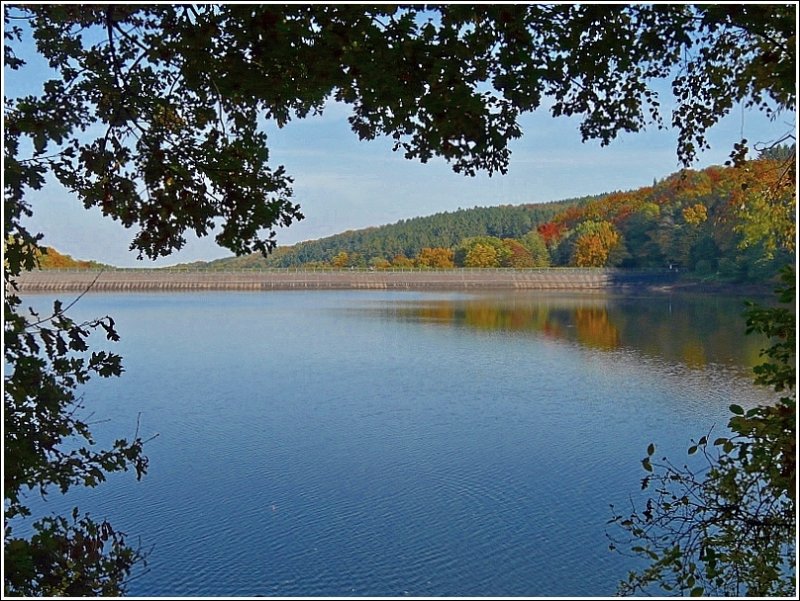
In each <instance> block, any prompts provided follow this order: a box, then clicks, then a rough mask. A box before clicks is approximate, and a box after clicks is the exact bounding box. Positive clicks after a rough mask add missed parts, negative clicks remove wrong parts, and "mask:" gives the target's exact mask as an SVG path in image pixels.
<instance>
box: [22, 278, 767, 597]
mask: <svg viewBox="0 0 800 601" xmlns="http://www.w3.org/2000/svg"><path fill="white" fill-rule="evenodd" d="M64 298H65V300H67V298H66V297H64ZM26 300H28V301H30V303H32V304H35V305H36V306H39V307H44V306H46V305H47V304H48V303H49V302H50V300H51V299H50V298H49V297H45V296H30V297H28V298H27V299H26ZM741 311H742V300H741V299H723V298H714V297H711V296H706V297H682V296H676V295H672V296H668V295H663V296H641V297H610V296H605V295H592V294H586V295H573V296H555V295H547V294H542V293H535V292H524V293H507V294H489V295H466V294H460V293H444V292H443V293H422V292H381V291H370V292H367V291H364V292H351V291H342V292H322V291H320V292H271V293H236V292H220V293H205V294H198V295H193V294H186V293H183V294H180V293H179V294H156V293H154V294H131V295H115V294H95V295H92V294H90V295H87V296H86V297H84V298H83V299H82V300H81V301H80V302H79V303H78V304H77V305H76V306H75V307H74V309H73V315H75V316H76V317H86V318H88V317H93V316H100V315H105V314H110V315H112V316H113V317H114V319H115V320H116V322H117V326H118V330H119V332H120V334H121V335H122V342H120V343H119V344H117V345H114V346H113V348H114V350H115V352H119V353H121V354H122V355H123V356H124V357H125V367H126V373H125V374H124V376H123V378H122V379H115V380H112V381H93V382H92V383H90V385H89V386H87V387H86V388H85V396H86V403H87V405H88V406H89V407H90V408H91V410H92V411H94V419H95V420H97V421H98V422H100V420H106V419H108V420H111V421H108V422H105V421H104V422H102V423H98V424H97V425H96V426H95V432H96V433H97V434H98V436H97V438H98V442H99V443H101V444H108V443H109V441H110V440H113V438H114V437H117V436H131V435H132V434H133V433H134V431H135V428H136V422H137V416H138V415H139V414H141V432H142V434H143V435H145V436H147V435H150V434H154V433H158V434H159V437H158V438H157V439H155V440H153V441H152V442H150V443H149V444H148V446H147V454H148V456H149V457H150V461H151V468H150V471H149V473H148V475H147V476H146V477H145V478H144V479H143V480H142V482H140V483H137V482H136V481H135V477H134V476H133V475H132V474H122V475H119V476H114V477H112V478H111V479H110V481H109V482H107V483H105V484H104V485H102V486H100V487H99V488H97V489H94V490H89V491H84V490H79V491H75V493H74V494H70V495H69V496H68V497H67V498H66V499H65V498H63V497H60V496H59V495H57V494H53V495H51V496H50V497H49V500H48V501H47V502H46V503H44V504H42V503H39V502H35V503H34V504H35V505H36V506H37V509H40V510H41V509H44V510H45V511H51V510H52V511H63V510H64V508H65V507H71V506H72V505H73V504H79V505H80V507H81V510H82V511H83V510H89V511H91V513H92V514H93V515H94V516H95V517H97V518H102V517H108V518H110V519H111V520H112V522H113V523H114V524H115V526H116V527H117V528H118V529H121V530H123V531H126V532H127V533H128V534H129V537H130V540H131V541H132V542H135V541H136V540H137V539H138V537H140V538H141V543H142V545H143V546H144V547H146V548H151V547H152V552H151V555H150V562H149V566H148V571H147V572H146V573H144V574H140V575H139V577H138V578H136V579H135V580H134V581H133V582H132V583H131V585H130V593H131V594H133V595H141V596H256V595H279V596H362V595H363V596H404V595H409V596H497V595H502V596H595V595H601V596H607V595H611V594H613V593H614V590H615V588H616V584H617V582H618V581H619V580H620V579H622V578H624V577H625V575H626V572H627V570H628V569H629V568H630V567H632V564H631V563H630V561H631V560H630V559H629V558H626V557H623V556H620V555H618V554H615V553H612V552H610V551H609V550H608V541H607V540H606V528H608V526H607V525H606V522H607V520H608V519H609V517H610V516H611V512H610V509H609V504H611V503H614V504H617V505H625V504H626V503H628V499H629V496H630V495H636V494H638V492H637V491H638V489H639V482H640V479H641V477H642V476H643V472H642V470H641V466H640V459H641V458H642V457H643V456H644V454H645V448H646V447H647V445H648V443H649V442H651V441H652V442H655V443H656V445H657V446H658V451H657V453H658V454H661V453H662V452H666V453H668V454H670V455H671V456H672V457H675V458H679V460H681V461H682V460H683V459H682V458H683V457H685V451H686V448H687V447H688V446H689V444H690V442H689V440H690V438H692V437H694V438H695V439H696V438H699V437H700V436H702V435H704V434H707V433H708V430H709V428H711V427H712V426H714V427H715V432H723V431H724V426H725V423H726V422H727V417H728V411H727V407H728V405H730V404H731V403H734V402H735V403H739V404H742V405H745V406H750V405H753V404H755V403H756V402H767V401H768V400H769V399H770V398H771V397H770V395H769V394H768V392H767V391H764V390H762V389H757V388H755V387H754V386H752V385H751V384H750V379H751V376H750V372H749V367H750V366H751V365H752V364H753V363H754V362H755V361H757V355H758V349H759V348H760V345H761V341H759V340H757V339H751V338H748V337H745V336H744V335H743V331H744V321H743V319H742V317H741ZM98 342H99V341H98Z"/></svg>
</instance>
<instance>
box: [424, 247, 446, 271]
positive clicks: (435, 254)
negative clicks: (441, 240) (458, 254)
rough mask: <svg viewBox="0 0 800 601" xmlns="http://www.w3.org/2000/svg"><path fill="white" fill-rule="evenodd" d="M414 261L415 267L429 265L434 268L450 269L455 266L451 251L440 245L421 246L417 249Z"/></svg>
mask: <svg viewBox="0 0 800 601" xmlns="http://www.w3.org/2000/svg"><path fill="white" fill-rule="evenodd" d="M415 263H416V265H417V267H431V268H435V269H452V268H453V267H455V264H454V263H453V251H452V250H450V249H449V248H442V247H440V246H437V247H435V248H430V247H425V248H423V249H422V250H421V251H419V254H418V255H417V258H416V260H415Z"/></svg>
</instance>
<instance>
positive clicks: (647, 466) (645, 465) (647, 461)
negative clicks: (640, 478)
mask: <svg viewBox="0 0 800 601" xmlns="http://www.w3.org/2000/svg"><path fill="white" fill-rule="evenodd" d="M642 467H643V468H644V469H646V470H647V471H648V472H652V471H653V466H652V465H651V463H650V458H649V457H645V458H644V459H642Z"/></svg>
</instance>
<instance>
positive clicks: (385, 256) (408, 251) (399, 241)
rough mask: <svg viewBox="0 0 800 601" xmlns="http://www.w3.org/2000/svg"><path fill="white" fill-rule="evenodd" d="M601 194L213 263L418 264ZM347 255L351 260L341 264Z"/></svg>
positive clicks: (457, 215)
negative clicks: (427, 254)
mask: <svg viewBox="0 0 800 601" xmlns="http://www.w3.org/2000/svg"><path fill="white" fill-rule="evenodd" d="M596 198H598V197H597V196H588V197H584V198H576V199H569V200H563V201H559V202H553V203H546V204H526V205H502V206H495V207H475V208H471V209H459V210H457V211H453V212H449V213H437V214H436V215H430V216H426V217H414V218H412V219H404V220H401V221H398V222H397V223H393V224H390V225H382V226H379V227H371V228H366V229H361V230H354V231H347V232H343V233H341V234H337V235H335V236H329V237H327V238H321V239H319V240H310V241H307V242H300V243H299V244H295V245H294V246H289V247H280V248H278V249H277V250H275V251H274V252H273V253H272V255H270V256H269V257H267V258H264V257H261V256H260V255H258V254H253V255H248V256H245V257H235V258H230V259H221V260H219V261H214V262H212V263H211V264H210V265H211V266H213V267H215V268H224V267H235V268H247V267H259V266H265V267H295V266H301V265H303V266H311V265H315V264H316V265H334V266H342V267H344V266H348V267H367V266H374V265H376V264H381V263H382V262H383V261H386V262H389V263H390V264H391V262H392V261H395V260H396V261H397V262H398V264H408V262H410V264H414V261H415V259H416V258H417V257H418V256H419V255H420V253H421V252H422V251H423V249H425V248H445V249H455V247H456V246H458V245H459V244H460V243H461V242H462V241H463V240H464V239H466V238H471V237H476V236H491V237H495V238H498V239H504V238H505V239H511V238H521V237H523V236H524V235H525V234H527V233H529V232H530V231H532V230H535V229H536V228H537V227H538V226H539V225H541V224H543V223H546V222H548V221H550V220H552V219H553V218H555V217H556V215H558V214H559V213H561V212H562V211H564V210H565V209H566V208H567V207H571V206H580V205H581V204H583V203H586V202H589V201H590V200H594V199H596ZM342 253H344V255H343V254H342ZM345 255H346V256H347V260H346V261H345V262H344V264H342V262H343V257H344V256H345Z"/></svg>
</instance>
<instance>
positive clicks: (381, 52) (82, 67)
mask: <svg viewBox="0 0 800 601" xmlns="http://www.w3.org/2000/svg"><path fill="white" fill-rule="evenodd" d="M794 15H795V13H794V7H793V6H791V5H774V4H751V5H738V4H737V5H732V4H724V5H698V6H690V5H632V6H626V5H614V6H602V5H588V4H581V5H577V4H576V5H539V4H535V5H513V6H510V5H496V6H491V5H476V6H471V5H463V4H460V5H455V4H454V5H449V6H445V5H442V6H433V7H425V9H424V10H423V8H422V7H415V6H404V7H395V6H378V7H372V8H365V7H363V6H356V5H327V6H326V5H258V6H255V5H234V4H229V5H164V4H152V5H130V6H128V5H81V4H63V5H20V6H14V5H9V4H4V20H5V21H4V22H5V24H6V29H5V41H6V44H5V48H4V56H5V65H6V68H7V69H12V70H17V69H24V68H25V64H24V61H23V60H21V59H20V58H19V56H18V54H17V53H16V52H15V45H16V44H17V43H18V42H19V41H20V40H21V39H22V38H23V36H24V35H27V33H28V32H30V33H31V34H32V39H34V40H35V43H36V47H37V51H38V52H39V53H40V54H41V56H42V57H43V58H44V59H45V60H46V61H47V62H48V64H49V66H50V67H51V69H53V70H54V72H55V73H54V76H53V78H52V79H51V80H49V81H47V82H45V83H44V85H43V89H42V92H41V94H38V95H29V96H26V97H18V98H7V99H6V103H5V106H4V121H5V129H4V136H5V137H4V158H5V161H4V188H5V196H4V208H5V211H4V226H5V234H6V236H10V238H7V239H8V242H7V243H6V245H5V249H4V250H5V253H4V280H5V284H6V290H7V294H6V297H5V301H4V302H5V305H4V306H5V335H6V341H7V344H6V362H7V364H8V365H9V366H10V368H9V370H8V371H7V375H6V377H5V383H6V387H5V388H6V391H5V395H4V403H5V418H4V419H5V420H6V425H7V427H6V441H5V444H6V445H7V446H6V450H7V453H6V464H5V468H4V469H5V470H6V473H7V474H8V473H13V474H17V475H18V476H17V478H16V480H13V485H7V486H6V488H5V495H6V507H7V511H8V513H11V514H12V515H13V517H17V518H22V517H24V516H25V515H26V513H27V508H26V506H25V504H24V499H23V497H22V496H21V494H20V493H21V492H22V491H24V490H28V489H36V490H39V491H41V492H43V493H44V492H46V491H47V490H48V489H50V488H52V487H56V488H61V489H64V488H69V487H70V486H72V485H75V484H85V485H93V484H95V483H96V482H98V481H100V480H102V477H103V474H104V473H107V472H109V471H115V470H119V469H125V468H135V469H136V471H137V473H138V474H141V473H143V471H144V468H145V467H146V462H145V460H144V457H143V455H142V444H143V443H142V441H141V439H139V438H138V437H137V438H136V439H135V440H134V441H133V442H132V443H129V442H126V441H122V442H120V443H119V445H115V446H114V448H113V449H112V450H111V451H108V453H110V455H105V454H103V453H100V454H99V455H97V456H95V455H93V454H92V453H91V452H90V451H87V452H88V453H89V455H83V454H80V453H79V454H78V456H76V457H74V458H72V460H70V461H67V460H65V459H64V458H65V457H67V456H68V454H69V453H71V452H72V451H67V450H64V445H63V442H64V441H65V440H66V439H67V438H69V437H70V436H71V435H72V434H77V435H78V436H81V437H83V438H85V439H87V440H88V439H90V433H89V431H88V428H87V427H86V424H85V423H83V422H80V421H78V420H76V419H73V417H72V416H73V415H75V413H74V410H75V408H76V405H77V398H78V397H77V396H75V390H76V386H77V385H79V384H81V383H83V382H85V381H86V379H87V378H88V377H89V375H91V373H96V374H99V375H101V376H106V375H115V374H117V373H119V372H120V370H121V366H120V364H119V361H118V358H116V357H115V356H113V355H112V354H109V353H105V354H103V352H100V353H98V352H92V353H91V354H88V352H89V349H88V344H87V343H86V342H85V339H86V336H87V335H88V332H89V331H90V330H91V329H92V328H95V329H97V328H101V329H103V330H104V331H105V332H106V333H107V336H109V337H110V338H112V339H113V338H115V336H116V334H115V333H113V322H112V321H110V320H109V319H108V318H103V319H100V320H98V321H95V322H89V323H88V324H74V323H73V322H71V321H69V320H68V318H67V317H66V316H65V315H64V312H63V307H61V306H60V305H59V306H57V307H55V308H54V315H53V316H52V319H50V321H49V322H41V323H37V322H39V319H38V318H36V317H34V318H32V319H31V318H28V317H26V316H25V313H24V311H23V310H22V309H21V307H20V302H19V299H18V298H17V296H16V295H15V294H14V283H15V278H16V277H17V276H19V274H20V272H21V271H23V270H30V269H33V268H34V267H35V264H36V257H37V255H36V247H37V242H38V241H39V240H40V239H41V235H40V234H39V233H37V232H29V231H28V230H27V229H26V228H25V227H24V225H23V223H22V220H23V218H24V217H26V216H29V215H30V214H31V212H32V210H33V207H31V206H30V202H29V200H28V197H27V193H28V191H29V190H38V189H41V188H42V187H43V185H44V182H45V178H46V177H54V178H56V179H57V180H58V181H59V182H60V183H61V184H62V185H63V186H65V187H66V188H67V189H68V190H69V191H70V192H71V193H73V194H74V195H75V196H76V197H78V199H79V200H80V202H82V203H83V205H84V206H85V207H87V208H91V207H97V208H98V209H99V210H100V211H101V212H102V213H103V214H104V215H105V216H107V217H109V218H111V219H114V220H117V221H119V222H120V223H122V224H123V225H124V226H126V227H128V228H133V229H134V234H133V240H132V243H131V248H132V249H133V250H136V251H138V253H139V255H140V257H158V256H163V255H168V254H169V253H171V252H172V251H173V250H176V249H179V248H181V247H182V246H183V244H184V243H185V234H186V233H187V232H189V231H191V232H194V233H196V234H197V235H198V236H205V235H209V234H211V233H212V231H215V232H216V240H217V242H218V243H219V244H220V245H221V246H223V247H226V248H229V249H230V250H232V251H233V252H235V253H236V254H243V253H246V252H250V251H260V252H267V251H269V250H271V249H272V248H274V246H275V228H277V227H283V226H289V225H290V224H292V223H294V222H295V221H297V220H298V219H301V218H302V213H301V212H300V207H299V206H298V205H297V204H296V203H295V202H294V201H293V193H292V187H291V185H292V180H291V177H290V176H289V175H288V174H287V173H286V171H285V169H284V168H283V167H282V166H273V165H271V164H270V162H269V149H268V146H267V138H266V135H265V134H264V133H263V131H261V130H260V129H259V124H260V122H261V120H263V119H264V118H266V119H270V120H272V121H273V122H275V123H277V124H278V125H284V124H285V123H287V122H288V121H290V120H292V119H300V118H305V117H307V116H309V115H314V114H318V113H321V112H322V111H323V110H324V108H325V103H326V102H327V101H328V100H331V99H332V100H336V101H338V102H340V103H343V104H345V105H347V106H349V107H350V108H351V109H352V114H351V116H350V118H349V122H350V125H351V127H352V129H353V131H354V133H355V134H356V135H357V136H358V137H359V138H360V139H362V140H369V139H372V138H375V137H377V136H381V135H385V136H388V137H390V138H392V139H393V141H394V143H395V149H396V150H400V151H402V152H403V154H404V156H405V157H407V158H410V159H418V160H420V161H422V162H426V161H428V160H430V159H431V158H433V157H434V156H438V157H442V158H444V159H445V160H446V161H448V162H449V163H450V164H451V165H452V167H453V169H454V170H455V171H457V172H459V173H464V174H467V175H474V174H475V173H476V172H477V171H478V170H484V171H487V172H489V173H490V174H491V173H494V172H498V171H499V172H505V170H506V168H507V164H508V160H509V155H510V151H509V148H508V144H509V142H510V141H511V140H513V139H515V138H517V137H519V136H520V135H521V131H520V128H519V126H518V123H517V121H518V117H519V115H520V114H521V113H523V112H526V111H532V110H535V109H537V108H538V107H540V105H541V104H542V103H543V100H544V99H545V98H549V99H550V100H549V101H548V103H547V104H548V106H549V107H550V109H549V110H550V111H551V113H552V114H553V115H554V116H561V115H564V116H579V117H580V118H581V121H580V125H579V129H580V133H581V136H582V138H583V139H584V140H587V139H597V140H600V142H601V144H608V143H610V142H611V140H612V139H613V138H614V137H615V136H616V135H617V134H618V132H620V131H639V130H641V129H642V128H644V127H645V126H646V125H647V124H649V123H655V124H656V125H661V122H662V116H661V114H660V111H659V107H660V105H659V98H658V94H657V93H655V92H654V91H653V90H652V89H651V88H650V87H649V83H650V82H651V80H656V79H663V78H668V77H669V78H671V83H672V88H673V92H674V96H675V100H676V102H675V108H674V110H673V113H672V123H673V125H675V126H676V127H677V129H678V156H679V158H680V159H681V161H682V162H683V163H684V164H687V165H688V164H689V163H691V161H692V160H693V159H694V158H695V157H696V155H697V153H698V151H699V150H701V149H702V148H704V147H706V146H707V141H706V131H707V130H708V128H709V127H711V126H713V125H714V124H715V123H716V122H717V121H718V120H719V119H720V118H722V117H723V116H724V115H726V114H727V113H729V112H730V111H731V109H732V107H734V106H735V104H736V103H737V102H744V103H745V104H747V105H750V106H757V107H758V108H759V109H761V110H763V111H765V112H767V113H769V114H774V112H775V110H776V109H777V110H781V109H784V110H787V109H788V110H792V109H794V107H795V102H796V100H795V62H794V56H795V55H794V51H795V47H796V40H795V31H794V27H795V16H794ZM17 19H24V20H25V21H26V27H25V28H24V29H23V28H22V27H20V26H18V25H17V24H16V23H17ZM587 57H590V59H589V60H587ZM28 147H30V148H32V154H31V156H28V157H23V156H21V153H22V152H27V148H28ZM742 148H745V147H744V145H740V146H739V147H738V154H741V153H742ZM792 201H793V199H792ZM498 227H504V224H502V223H500V224H498ZM527 229H530V224H529V225H528V226H527ZM523 231H524V230H523ZM494 233H495V234H496V235H501V236H503V235H509V234H506V233H502V232H500V231H496V232H494ZM517 235H518V234H517ZM492 248H494V247H492ZM401 252H408V251H407V250H406V249H399V248H396V249H393V250H391V251H389V252H387V256H389V255H391V254H392V253H395V254H397V253H401ZM317 260H319V258H317ZM45 323H47V324H49V325H47V326H45ZM9 341H10V342H9ZM81 354H82V355H81ZM25 419H28V420H29V421H28V423H27V427H25V426H24V424H22V426H20V425H19V424H17V423H16V422H17V421H20V420H23V421H24V420H25ZM14 428H16V429H14ZM10 432H13V433H15V435H14V436H12V437H11V438H9V433H10ZM65 454H67V455H65ZM29 462H31V463H30V465H29ZM31 466H32V467H31ZM9 507H10V508H11V510H8V508H9ZM78 515H79V514H78V513H73V519H72V521H71V522H70V521H69V520H66V518H65V519H63V520H61V519H55V520H50V521H48V520H40V521H39V522H37V525H35V526H34V529H35V531H36V534H35V535H34V536H32V537H31V538H29V539H27V540H23V539H18V538H13V537H12V536H11V535H10V534H9V531H8V530H7V531H6V532H7V536H6V539H5V541H6V542H5V575H6V587H5V592H6V593H8V594H31V595H32V594H44V595H63V594H75V595H91V594H104V593H106V594H107V593H111V594H116V593H118V592H124V577H125V575H126V574H127V573H128V571H129V570H130V568H131V566H132V565H133V564H134V562H135V561H136V560H137V558H138V556H137V555H136V553H135V551H134V550H132V549H130V548H129V547H127V546H126V544H125V542H124V540H123V539H122V538H121V536H120V535H119V534H118V533H116V532H115V531H113V530H112V529H110V525H108V524H96V523H93V522H90V521H87V520H88V518H86V519H84V518H80V519H79V517H78ZM73 556H75V557H79V558H80V560H81V561H79V562H77V563H76V562H74V561H67V558H72V557H73Z"/></svg>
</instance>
